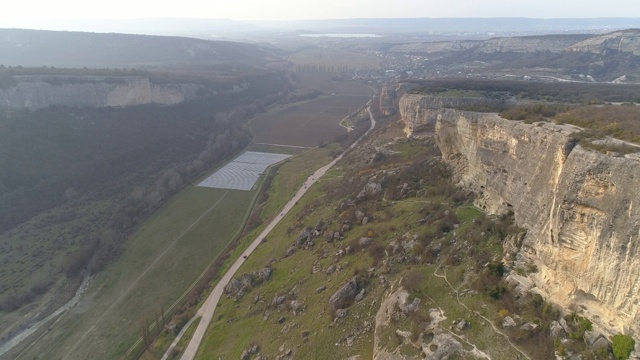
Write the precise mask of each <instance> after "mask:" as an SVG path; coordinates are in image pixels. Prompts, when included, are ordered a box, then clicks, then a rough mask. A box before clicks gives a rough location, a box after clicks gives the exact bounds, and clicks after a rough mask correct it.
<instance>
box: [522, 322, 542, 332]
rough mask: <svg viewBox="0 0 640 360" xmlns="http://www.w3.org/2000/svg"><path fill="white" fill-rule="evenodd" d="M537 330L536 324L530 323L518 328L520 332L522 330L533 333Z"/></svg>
mask: <svg viewBox="0 0 640 360" xmlns="http://www.w3.org/2000/svg"><path fill="white" fill-rule="evenodd" d="M537 328H538V324H534V323H530V322H528V323H526V324H524V325H522V326H520V330H524V331H533V330H535V329H537Z"/></svg>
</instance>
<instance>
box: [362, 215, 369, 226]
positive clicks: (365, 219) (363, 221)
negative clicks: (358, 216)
mask: <svg viewBox="0 0 640 360" xmlns="http://www.w3.org/2000/svg"><path fill="white" fill-rule="evenodd" d="M368 223H369V217H368V216H365V217H363V218H362V225H367V224H368Z"/></svg>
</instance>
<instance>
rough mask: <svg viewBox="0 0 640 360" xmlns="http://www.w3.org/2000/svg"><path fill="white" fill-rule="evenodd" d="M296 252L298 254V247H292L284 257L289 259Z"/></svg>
mask: <svg viewBox="0 0 640 360" xmlns="http://www.w3.org/2000/svg"><path fill="white" fill-rule="evenodd" d="M294 252H296V247H295V246H292V247H290V248H288V249H287V251H285V252H284V257H289V256H291V255H293V253H294Z"/></svg>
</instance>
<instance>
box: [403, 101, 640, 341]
mask: <svg viewBox="0 0 640 360" xmlns="http://www.w3.org/2000/svg"><path fill="white" fill-rule="evenodd" d="M400 104H401V106H400V108H401V111H402V113H403V116H407V117H408V118H407V119H404V121H405V122H406V123H418V124H424V126H425V127H426V128H427V129H433V132H434V135H435V138H436V141H437V144H438V146H439V148H440V151H441V152H442V156H443V159H444V160H445V161H446V162H448V163H449V164H450V165H451V166H452V168H453V169H454V172H455V174H456V176H457V179H458V181H459V182H460V184H462V185H464V186H466V187H468V188H470V189H472V190H474V191H475V192H476V193H477V194H479V200H478V201H477V205H478V206H479V207H482V208H484V209H485V210H486V211H487V212H489V213H501V212H505V211H509V210H511V211H513V212H514V214H515V220H516V222H517V224H518V225H519V226H522V227H524V228H526V229H527V234H526V236H525V237H524V239H523V241H522V245H521V248H520V251H519V252H518V254H517V258H518V259H519V261H532V262H534V263H535V264H536V266H537V268H538V269H539V271H538V272H537V273H535V274H533V275H532V277H533V280H534V281H535V284H536V286H537V287H538V290H539V291H541V292H543V293H545V294H546V295H547V297H548V298H549V299H550V300H551V301H553V302H556V303H558V304H560V305H563V306H565V307H569V306H571V305H574V306H575V305H577V307H576V308H584V309H586V313H585V315H587V316H589V315H590V316H589V317H590V318H591V319H592V320H593V321H594V322H596V323H598V324H599V325H601V326H603V327H604V328H605V329H607V330H608V331H610V332H612V333H613V332H619V331H623V330H624V331H626V330H630V331H632V332H634V333H635V334H640V325H639V323H638V320H640V304H639V303H640V294H638V289H640V246H638V244H639V240H640V239H639V236H640V208H639V207H638V204H640V193H638V191H637V189H638V188H640V160H639V159H640V157H638V156H637V154H630V155H626V156H616V155H613V154H612V155H608V154H603V153H599V152H594V151H591V150H588V149H585V148H582V147H581V146H580V145H577V144H576V142H575V140H574V139H573V137H572V134H573V133H575V132H576V131H578V129H577V128H575V127H571V126H567V125H564V126H561V125H555V124H548V123H535V124H524V123H521V122H516V121H510V120H506V119H502V118H500V117H499V116H498V115H497V114H486V113H475V112H466V111H459V110H452V109H447V108H444V106H447V105H448V103H446V102H443V100H442V99H437V98H436V99H434V98H428V97H424V98H423V99H420V98H418V96H417V95H407V96H406V97H405V98H403V99H401V100H400ZM412 104H413V105H415V106H416V108H415V109H411V108H410V106H411V105H412ZM441 104H442V105H441Z"/></svg>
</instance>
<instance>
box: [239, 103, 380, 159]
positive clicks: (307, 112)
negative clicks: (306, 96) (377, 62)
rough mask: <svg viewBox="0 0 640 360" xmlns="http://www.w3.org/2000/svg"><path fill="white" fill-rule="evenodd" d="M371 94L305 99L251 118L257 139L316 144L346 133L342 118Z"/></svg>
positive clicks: (294, 143)
mask: <svg viewBox="0 0 640 360" xmlns="http://www.w3.org/2000/svg"><path fill="white" fill-rule="evenodd" d="M369 99H370V98H369V97H368V96H350V95H335V96H329V97H323V98H319V99H316V100H312V101H306V102H302V103H299V104H296V105H293V106H289V107H286V108H284V109H282V110H280V111H272V112H268V113H265V114H262V115H259V116H256V117H255V118H253V119H252V120H251V131H252V132H253V134H254V136H255V138H254V142H255V143H266V144H279V145H289V146H302V147H315V146H318V145H319V144H321V143H326V142H329V141H331V140H333V139H334V138H335V137H336V136H338V135H341V134H344V133H345V132H346V129H345V128H343V127H342V126H340V121H341V120H342V119H344V117H345V116H347V115H349V114H350V113H352V112H354V111H356V110H358V109H360V108H361V107H362V106H364V105H365V104H366V103H367V102H368V101H369Z"/></svg>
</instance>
